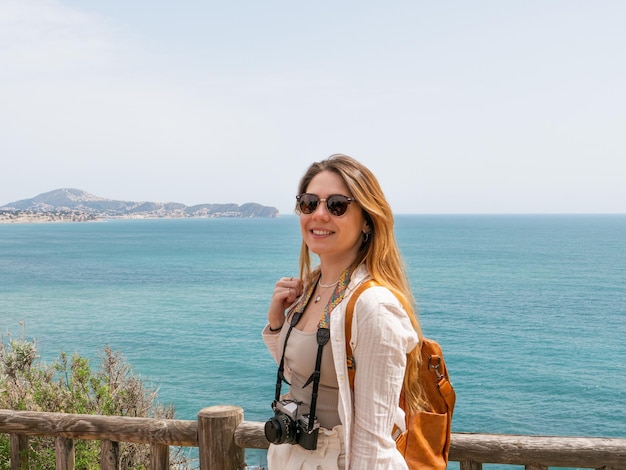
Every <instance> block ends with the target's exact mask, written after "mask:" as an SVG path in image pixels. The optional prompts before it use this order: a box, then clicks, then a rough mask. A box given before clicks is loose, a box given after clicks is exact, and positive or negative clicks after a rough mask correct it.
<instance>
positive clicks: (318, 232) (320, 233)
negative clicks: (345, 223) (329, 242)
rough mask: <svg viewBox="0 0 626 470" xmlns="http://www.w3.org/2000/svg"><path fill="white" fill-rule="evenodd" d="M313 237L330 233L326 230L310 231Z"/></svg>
mask: <svg viewBox="0 0 626 470" xmlns="http://www.w3.org/2000/svg"><path fill="white" fill-rule="evenodd" d="M312 232H313V235H330V234H331V233H332V232H329V231H328V230H312Z"/></svg>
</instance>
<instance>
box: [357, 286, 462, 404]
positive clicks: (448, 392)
mask: <svg viewBox="0 0 626 470" xmlns="http://www.w3.org/2000/svg"><path fill="white" fill-rule="evenodd" d="M379 285H380V284H379V283H378V282H376V281H375V280H374V279H369V280H367V281H365V282H363V283H362V284H360V285H359V286H358V287H357V288H356V290H355V291H354V292H353V294H352V295H351V296H350V299H349V300H348V306H347V307H346V331H345V335H346V358H347V362H348V379H349V381H350V389H351V390H352V391H353V392H354V374H355V372H356V361H355V360H354V353H353V352H352V346H351V345H350V340H351V338H352V317H353V316H354V306H355V305H356V301H357V299H358V298H359V295H361V293H362V292H363V291H364V290H365V289H368V288H370V287H373V286H379ZM419 347H422V348H423V347H424V341H420V344H419ZM441 364H442V359H441V357H440V356H439V355H431V356H430V357H429V358H428V368H429V369H434V371H435V373H436V374H437V378H436V382H437V388H438V390H439V393H440V394H441V396H442V397H443V399H444V400H445V402H446V405H448V408H449V409H450V410H452V409H454V404H455V401H456V394H455V392H454V388H453V387H452V384H451V383H450V381H449V380H448V378H447V377H446V376H445V375H444V374H442V372H441V371H440V370H439V367H440V365H441Z"/></svg>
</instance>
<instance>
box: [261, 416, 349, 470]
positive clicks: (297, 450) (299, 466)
mask: <svg viewBox="0 0 626 470" xmlns="http://www.w3.org/2000/svg"><path fill="white" fill-rule="evenodd" d="M344 462H345V450H344V446H343V431H342V429H341V425H339V426H335V427H334V428H333V429H332V430H328V429H324V428H320V431H319V434H318V437H317V449H315V450H307V449H305V448H304V447H302V446H300V445H298V444H280V445H274V444H270V447H269V450H268V452H267V466H268V470H344V468H345V463H344Z"/></svg>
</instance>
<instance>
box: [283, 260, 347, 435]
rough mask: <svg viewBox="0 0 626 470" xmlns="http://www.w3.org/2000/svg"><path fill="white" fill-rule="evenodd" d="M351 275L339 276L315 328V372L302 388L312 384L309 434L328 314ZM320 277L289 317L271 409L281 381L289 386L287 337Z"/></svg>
mask: <svg viewBox="0 0 626 470" xmlns="http://www.w3.org/2000/svg"><path fill="white" fill-rule="evenodd" d="M351 273H352V270H351V269H350V268H348V269H346V270H345V271H344V272H343V273H342V274H341V277H340V278H339V282H338V283H337V287H336V288H335V291H334V292H333V294H332V296H331V298H330V300H329V302H328V304H327V305H326V306H325V307H324V312H323V313H322V317H321V318H320V322H319V326H318V328H317V358H316V360H315V370H314V371H313V373H312V374H311V376H310V377H309V378H308V380H307V381H306V382H305V384H304V385H303V386H302V387H303V388H305V387H307V386H308V385H309V384H310V383H313V387H312V388H313V390H312V393H311V406H310V409H309V424H308V429H307V431H309V432H310V431H312V430H313V425H314V423H315V409H316V407H317V395H318V390H319V385H320V378H321V373H320V369H321V366H322V352H323V350H324V346H325V345H326V343H328V340H329V339H330V312H331V311H332V310H333V309H334V308H335V307H336V306H337V305H338V304H339V303H340V302H341V301H342V300H343V297H344V295H345V293H346V288H347V287H348V284H349V283H350V274H351ZM320 277H321V276H319V277H318V278H317V280H316V281H315V282H314V283H311V286H310V287H309V289H308V291H307V293H306V295H305V296H303V298H302V299H301V301H300V302H298V305H297V307H296V309H295V312H294V313H293V316H292V317H291V321H290V322H289V329H288V330H287V334H286V335H285V343H284V344H283V353H282V355H281V358H280V363H279V365H278V372H277V374H276V393H275V396H274V403H273V404H272V408H274V407H275V406H276V403H277V402H278V401H280V390H281V388H282V383H283V381H284V382H285V383H286V384H287V385H291V384H290V383H289V382H288V381H287V380H286V379H285V351H286V350H287V341H288V340H289V336H290V335H291V330H293V328H294V327H295V326H296V325H297V324H298V322H299V321H300V319H301V318H302V315H303V313H304V310H305V309H306V306H307V305H308V303H309V300H310V299H311V296H312V294H313V292H314V291H315V288H316V287H317V284H318V283H319V280H320Z"/></svg>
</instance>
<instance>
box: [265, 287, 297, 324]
mask: <svg viewBox="0 0 626 470" xmlns="http://www.w3.org/2000/svg"><path fill="white" fill-rule="evenodd" d="M302 289H303V287H302V280H301V279H299V278H296V277H282V278H280V279H279V280H278V281H277V282H276V284H275V286H274V294H273V295H272V300H271V302H270V308H269V311H268V319H269V320H270V323H272V324H276V323H277V322H278V323H282V321H284V317H285V310H286V309H287V308H288V307H289V306H290V305H291V304H293V303H294V302H295V301H296V300H297V299H298V297H300V296H301V295H302Z"/></svg>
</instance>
